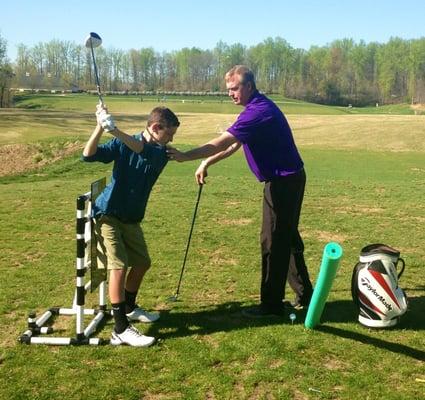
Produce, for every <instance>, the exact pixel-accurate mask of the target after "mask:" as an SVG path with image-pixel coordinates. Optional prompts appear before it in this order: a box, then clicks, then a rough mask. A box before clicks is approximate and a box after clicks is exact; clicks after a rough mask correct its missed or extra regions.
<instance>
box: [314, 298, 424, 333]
mask: <svg viewBox="0 0 425 400" xmlns="http://www.w3.org/2000/svg"><path fill="white" fill-rule="evenodd" d="M423 310H425V296H418V297H408V309H407V312H406V314H404V315H403V316H402V317H401V319H400V323H399V324H398V325H396V327H395V329H404V330H406V329H408V330H413V331H420V330H425V318H424V313H423ZM357 317H358V313H357V309H356V307H355V306H354V303H353V302H352V301H351V300H338V301H331V302H328V303H326V305H325V309H324V311H323V315H322V318H321V322H322V323H326V322H353V321H357Z"/></svg>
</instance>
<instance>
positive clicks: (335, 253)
mask: <svg viewBox="0 0 425 400" xmlns="http://www.w3.org/2000/svg"><path fill="white" fill-rule="evenodd" d="M341 257H342V247H341V246H340V245H339V244H338V243H334V242H330V243H328V244H327V245H326V246H325V248H324V249H323V257H322V264H321V265H320V271H319V276H318V278H317V282H316V285H315V287H314V291H313V296H312V297H311V301H310V305H309V307H308V312H307V316H306V318H305V323H304V325H305V327H306V328H308V329H313V328H314V327H315V326H316V325H317V324H318V323H319V321H320V317H321V316H322V313H323V309H324V308H325V303H326V300H327V298H328V295H329V291H330V290H331V287H332V283H333V281H334V279H335V275H336V272H337V270H338V266H339V260H340V259H341Z"/></svg>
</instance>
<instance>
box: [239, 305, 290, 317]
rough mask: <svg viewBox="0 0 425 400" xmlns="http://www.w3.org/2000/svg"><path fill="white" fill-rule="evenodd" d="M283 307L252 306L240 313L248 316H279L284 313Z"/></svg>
mask: <svg viewBox="0 0 425 400" xmlns="http://www.w3.org/2000/svg"><path fill="white" fill-rule="evenodd" d="M284 312H285V310H284V307H283V305H282V307H276V308H270V307H264V306H262V305H259V306H252V307H248V308H246V309H244V310H242V315H244V316H245V317H249V318H266V317H281V316H283V315H284Z"/></svg>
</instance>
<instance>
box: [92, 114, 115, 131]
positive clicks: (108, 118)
mask: <svg viewBox="0 0 425 400" xmlns="http://www.w3.org/2000/svg"><path fill="white" fill-rule="evenodd" d="M96 117H97V123H98V124H99V125H100V126H101V127H102V128H103V129H104V130H105V131H106V132H111V131H113V130H114V129H115V128H116V126H115V122H114V119H113V118H112V115H111V114H108V113H107V112H106V111H105V110H102V111H100V112H99V113H96Z"/></svg>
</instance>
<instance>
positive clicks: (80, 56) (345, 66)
mask: <svg viewBox="0 0 425 400" xmlns="http://www.w3.org/2000/svg"><path fill="white" fill-rule="evenodd" d="M2 43H3V44H4V40H3V41H2V40H1V37H0V67H1V65H2V64H1V61H2V58H1V54H2V53H1V49H2V47H1V44H2ZM95 54H96V62H97V66H98V70H99V75H100V81H101V85H102V89H103V90H105V91H125V92H140V91H152V92H158V91H164V92H174V91H194V92H210V93H211V92H213V93H214V92H222V91H225V86H224V80H223V76H224V74H225V72H226V71H227V70H228V69H229V68H231V67H232V66H233V65H235V64H247V65H248V66H250V68H252V70H253V71H254V73H255V75H256V78H257V84H258V87H259V88H260V90H262V91H263V92H266V93H278V94H281V95H283V96H286V97H290V98H296V99H301V100H306V101H311V102H316V103H323V104H332V105H348V104H352V105H356V106H363V105H371V104H373V105H374V104H375V103H380V104H388V103H396V102H397V103H399V102H416V103H422V102H425V38H420V39H411V40H405V39H401V38H398V37H394V38H391V39H390V40H389V41H388V42H387V43H376V42H371V43H366V42H364V41H360V42H355V41H354V40H352V39H341V40H335V41H333V42H332V43H330V44H328V45H326V46H312V47H311V48H310V49H309V50H304V49H299V48H293V47H292V46H291V45H290V44H289V43H288V42H287V41H286V40H285V39H283V38H280V37H276V38H268V39H265V40H264V41H262V42H261V43H259V44H257V45H254V46H250V47H247V46H244V45H242V44H240V43H235V44H231V45H229V44H227V43H224V42H222V41H220V42H218V43H217V45H216V46H215V47H214V48H213V49H207V50H202V49H199V48H196V47H193V48H183V49H181V50H176V51H171V52H162V53H159V52H157V51H155V50H154V48H152V47H149V48H141V49H131V50H128V51H124V50H120V49H116V48H105V47H103V46H101V47H99V48H97V49H95ZM3 64H4V59H3ZM9 67H12V70H13V79H12V80H11V81H10V82H9V83H10V85H12V86H14V87H20V88H31V89H37V88H46V89H59V90H60V89H68V90H89V89H94V88H95V83H94V76H93V68H92V61H91V54H90V52H89V51H88V50H87V49H86V48H85V47H84V46H82V45H79V44H75V43H72V42H69V41H61V40H52V41H50V42H48V43H39V44H37V45H35V46H33V47H29V46H26V45H24V44H20V45H19V46H18V48H17V57H16V60H15V61H14V63H13V64H12V65H10V64H9ZM9 72H10V71H9ZM0 89H1V88H0Z"/></svg>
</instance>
